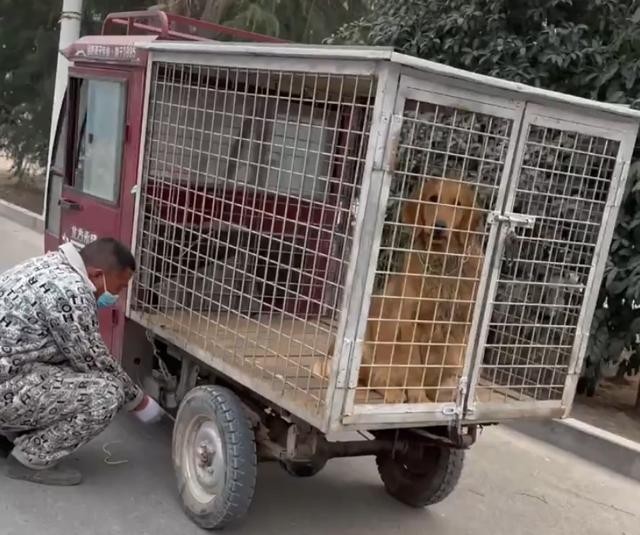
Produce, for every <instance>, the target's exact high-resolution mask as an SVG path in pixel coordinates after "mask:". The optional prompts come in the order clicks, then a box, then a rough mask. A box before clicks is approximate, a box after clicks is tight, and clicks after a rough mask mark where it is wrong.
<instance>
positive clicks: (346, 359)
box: [336, 338, 358, 388]
mask: <svg viewBox="0 0 640 535" xmlns="http://www.w3.org/2000/svg"><path fill="white" fill-rule="evenodd" d="M352 348H353V343H352V340H351V339H349V338H345V339H344V341H343V342H342V351H341V354H340V355H339V356H338V355H336V357H337V358H338V374H337V376H336V388H355V387H356V386H358V374H357V373H353V370H352V368H353V367H352V365H351V361H352V358H353V351H352ZM354 381H355V384H354V385H353V386H352V385H351V383H353V382H354Z"/></svg>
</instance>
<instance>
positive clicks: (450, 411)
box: [442, 376, 469, 419]
mask: <svg viewBox="0 0 640 535" xmlns="http://www.w3.org/2000/svg"><path fill="white" fill-rule="evenodd" d="M468 387H469V379H468V378H467V377H466V376H464V377H460V379H458V387H457V389H456V403H455V405H448V406H446V407H443V409H442V414H444V415H445V416H450V417H455V418H456V419H459V418H460V417H462V406H463V403H464V398H465V396H466V395H467V389H468Z"/></svg>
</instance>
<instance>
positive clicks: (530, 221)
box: [488, 212, 536, 230]
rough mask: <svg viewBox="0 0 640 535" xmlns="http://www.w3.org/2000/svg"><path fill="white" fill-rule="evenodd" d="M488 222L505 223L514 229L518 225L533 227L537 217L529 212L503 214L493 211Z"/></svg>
mask: <svg viewBox="0 0 640 535" xmlns="http://www.w3.org/2000/svg"><path fill="white" fill-rule="evenodd" d="M488 223H489V224H491V225H493V224H504V225H507V226H508V227H509V229H511V230H513V229H515V228H518V227H524V228H529V229H531V228H533V227H534V225H535V224H536V218H535V216H533V215H529V214H502V213H500V212H491V213H490V214H489V217H488Z"/></svg>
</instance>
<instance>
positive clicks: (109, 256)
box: [80, 238, 136, 271]
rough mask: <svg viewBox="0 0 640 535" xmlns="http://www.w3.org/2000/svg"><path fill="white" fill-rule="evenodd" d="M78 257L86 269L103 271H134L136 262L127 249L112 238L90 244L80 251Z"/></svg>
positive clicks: (101, 239)
mask: <svg viewBox="0 0 640 535" xmlns="http://www.w3.org/2000/svg"><path fill="white" fill-rule="evenodd" d="M80 256H81V257H82V260H84V264H85V266H87V267H94V268H99V269H102V270H103V271H124V270H125V269H130V270H131V271H135V270H136V260H135V258H134V257H133V255H132V254H131V251H130V250H129V248H128V247H127V246H126V245H124V244H123V243H121V242H119V241H118V240H115V239H113V238H100V239H98V240H96V241H94V242H91V243H90V244H89V245H86V246H85V247H84V248H83V249H82V250H81V251H80Z"/></svg>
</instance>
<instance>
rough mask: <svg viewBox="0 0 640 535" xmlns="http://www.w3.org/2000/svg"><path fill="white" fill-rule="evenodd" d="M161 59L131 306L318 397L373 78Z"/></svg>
mask: <svg viewBox="0 0 640 535" xmlns="http://www.w3.org/2000/svg"><path fill="white" fill-rule="evenodd" d="M152 69H153V70H152V73H151V84H150V87H151V89H150V95H149V105H148V113H147V114H148V119H147V133H146V145H145V147H146V148H145V151H146V153H145V163H144V169H143V180H142V189H141V204H140V215H139V222H138V232H139V235H138V238H137V255H138V259H139V263H140V274H139V276H138V277H137V283H136V286H135V287H134V289H133V292H132V298H133V302H132V310H133V312H134V314H137V315H138V316H137V317H138V318H139V319H140V321H142V322H143V323H144V324H146V325H147V326H150V327H152V328H153V327H154V326H155V327H158V328H162V329H163V332H164V333H169V334H170V336H171V337H172V338H173V339H174V340H175V341H177V342H178V343H180V344H182V345H184V344H186V343H188V344H190V347H196V348H199V349H200V350H202V351H205V352H207V354H209V355H210V356H211V359H212V360H211V364H212V365H213V367H214V368H215V365H216V362H220V361H224V362H226V363H229V364H231V365H232V366H233V367H235V368H234V369H242V370H243V373H244V374H247V373H248V374H250V376H251V377H252V378H253V379H254V380H255V381H258V382H259V383H260V384H262V385H268V386H269V388H270V389H271V390H270V391H271V392H278V393H280V394H281V395H284V396H289V397H291V398H294V397H296V398H300V397H301V398H303V401H304V402H305V403H307V406H311V407H312V408H314V409H313V410H315V409H318V408H320V407H321V406H322V404H323V403H324V402H325V400H324V397H325V396H324V393H325V390H326V387H327V381H326V379H325V378H322V377H318V376H314V375H313V374H312V373H311V368H312V364H313V362H314V360H316V359H318V358H320V357H322V358H324V357H326V355H327V352H328V351H329V344H330V341H331V340H332V339H333V338H334V337H335V331H336V329H337V322H338V319H339V311H340V303H341V300H342V297H343V291H344V285H345V273H346V267H347V263H348V258H349V251H350V247H351V240H352V227H353V217H354V213H355V207H356V206H357V198H358V194H359V189H360V183H361V179H362V175H363V167H364V163H365V157H366V147H367V142H368V136H369V130H370V128H371V124H370V121H371V111H372V109H373V105H374V95H375V90H376V82H375V79H374V77H373V76H361V75H347V74H328V73H313V72H311V73H301V72H293V71H291V72H288V71H281V70H278V71H275V70H268V69H246V68H223V67H210V66H201V65H190V64H187V65H185V64H174V63H164V62H157V63H154V64H153V67H152ZM249 386H251V385H249Z"/></svg>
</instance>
